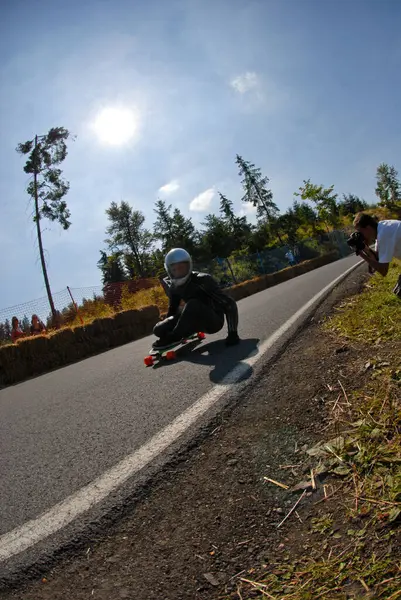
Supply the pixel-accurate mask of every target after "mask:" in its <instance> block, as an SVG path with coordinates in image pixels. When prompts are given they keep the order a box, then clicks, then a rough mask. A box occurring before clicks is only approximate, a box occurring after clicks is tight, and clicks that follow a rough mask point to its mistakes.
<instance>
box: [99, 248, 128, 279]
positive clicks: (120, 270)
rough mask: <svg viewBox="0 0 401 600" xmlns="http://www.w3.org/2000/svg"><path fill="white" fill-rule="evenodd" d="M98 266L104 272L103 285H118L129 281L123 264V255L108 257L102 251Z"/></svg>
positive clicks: (117, 254)
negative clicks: (120, 282)
mask: <svg viewBox="0 0 401 600" xmlns="http://www.w3.org/2000/svg"><path fill="white" fill-rule="evenodd" d="M97 266H98V267H99V269H100V270H101V272H102V281H103V284H106V283H118V282H119V281H125V280H126V279H127V277H126V274H125V271H124V267H123V265H122V263H121V253H118V252H117V253H115V254H112V255H110V256H107V254H106V252H105V251H104V250H101V251H100V259H99V261H98V263H97Z"/></svg>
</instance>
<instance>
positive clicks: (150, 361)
mask: <svg viewBox="0 0 401 600" xmlns="http://www.w3.org/2000/svg"><path fill="white" fill-rule="evenodd" d="M143 362H144V363H145V365H146V366H147V367H151V366H152V365H153V364H154V360H153V356H146V357H145V358H144V359H143Z"/></svg>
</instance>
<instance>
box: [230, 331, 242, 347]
mask: <svg viewBox="0 0 401 600" xmlns="http://www.w3.org/2000/svg"><path fill="white" fill-rule="evenodd" d="M240 341H241V339H240V337H239V335H238V333H237V332H236V331H231V332H230V333H229V334H228V336H227V337H226V346H236V345H237V344H239V343H240Z"/></svg>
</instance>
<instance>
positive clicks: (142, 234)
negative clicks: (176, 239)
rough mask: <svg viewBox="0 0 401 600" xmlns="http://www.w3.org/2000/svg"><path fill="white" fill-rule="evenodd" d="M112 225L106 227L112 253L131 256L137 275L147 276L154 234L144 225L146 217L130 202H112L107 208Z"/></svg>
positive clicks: (107, 240)
mask: <svg viewBox="0 0 401 600" xmlns="http://www.w3.org/2000/svg"><path fill="white" fill-rule="evenodd" d="M106 214H107V216H108V218H109V221H110V225H109V226H108V227H107V229H106V233H107V235H108V236H109V238H108V239H106V240H105V241H106V243H107V244H108V247H109V249H110V250H111V253H112V254H115V253H116V252H120V253H121V254H122V255H123V256H127V255H128V256H129V257H130V258H129V260H130V261H131V262H130V264H131V265H132V268H133V269H134V273H135V276H136V277H145V276H146V271H147V269H146V267H147V257H148V256H149V252H150V249H151V247H152V244H153V235H152V234H151V233H150V232H149V231H148V230H147V229H146V228H145V227H144V223H145V217H144V215H143V213H142V212H141V211H139V210H134V209H133V208H132V207H131V206H130V205H129V204H128V202H124V201H122V202H121V204H120V205H118V204H117V203H116V202H112V203H111V205H110V207H109V208H108V209H107V210H106Z"/></svg>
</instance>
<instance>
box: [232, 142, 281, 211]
mask: <svg viewBox="0 0 401 600" xmlns="http://www.w3.org/2000/svg"><path fill="white" fill-rule="evenodd" d="M236 163H237V165H238V167H239V175H240V176H241V177H242V178H243V179H242V181H241V183H242V187H243V189H244V192H245V194H244V196H243V198H242V201H243V202H250V203H251V204H252V205H253V206H256V207H257V216H258V217H259V218H260V219H266V220H267V221H274V219H276V218H277V216H278V213H279V210H278V207H277V205H276V204H275V203H274V201H273V192H272V191H271V190H270V189H268V187H267V186H268V184H269V179H268V177H263V176H262V172H261V170H260V169H258V168H257V167H255V165H254V164H253V163H251V162H249V161H246V160H244V159H243V158H242V156H239V155H238V154H237V157H236Z"/></svg>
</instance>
